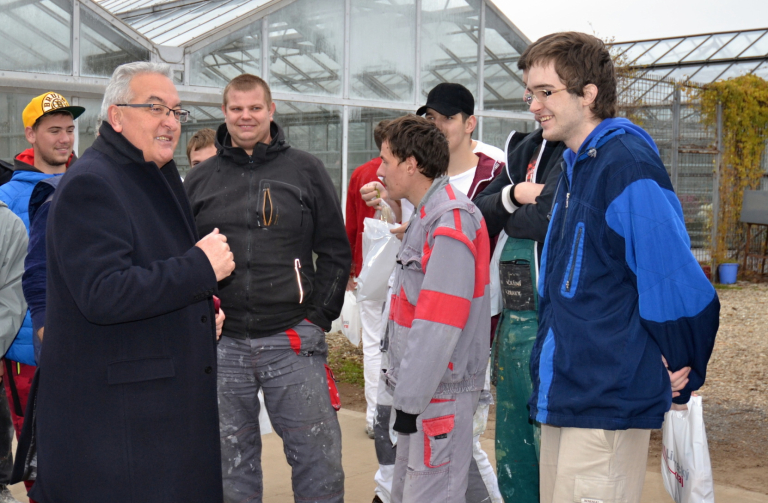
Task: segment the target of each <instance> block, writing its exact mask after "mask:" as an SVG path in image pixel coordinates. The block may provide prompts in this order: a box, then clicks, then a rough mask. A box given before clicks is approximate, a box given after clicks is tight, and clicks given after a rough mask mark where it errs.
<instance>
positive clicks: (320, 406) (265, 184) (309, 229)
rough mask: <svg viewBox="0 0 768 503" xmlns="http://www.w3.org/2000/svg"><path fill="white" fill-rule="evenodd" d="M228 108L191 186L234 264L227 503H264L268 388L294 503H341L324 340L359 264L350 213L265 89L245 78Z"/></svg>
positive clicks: (227, 99) (224, 412)
mask: <svg viewBox="0 0 768 503" xmlns="http://www.w3.org/2000/svg"><path fill="white" fill-rule="evenodd" d="M223 101H224V104H223V105H222V111H223V112H224V117H225V124H222V125H221V126H220V127H219V129H218V131H217V134H216V149H217V151H218V152H217V154H216V156H214V157H211V158H210V159H207V160H206V161H203V162H202V163H200V164H198V165H197V167H196V168H195V169H193V170H192V171H191V172H190V173H189V175H188V176H187V178H186V180H185V182H184V186H185V188H186V190H187V193H188V194H189V198H190V201H191V202H192V211H193V213H194V215H195V219H196V222H197V228H198V230H199V231H200V232H208V230H210V229H213V228H215V227H218V228H219V229H221V232H222V233H224V234H225V235H227V237H228V238H229V244H230V246H231V247H232V251H233V252H234V254H235V256H236V257H237V266H236V269H235V272H234V274H233V275H232V277H230V278H228V279H227V280H225V281H223V282H221V283H220V284H219V292H220V294H219V295H220V296H221V303H222V308H223V309H224V310H225V311H226V313H227V323H226V324H225V326H224V332H223V337H222V339H221V341H220V343H219V347H218V364H219V370H218V372H219V376H218V387H219V427H220V429H221V452H222V471H223V476H224V500H225V501H226V502H245V501H248V502H252V501H253V502H260V501H261V500H262V491H263V485H262V472H261V437H260V435H259V425H258V415H259V401H258V398H257V393H258V391H259V389H260V388H263V390H264V400H265V403H266V407H267V410H268V412H269V417H270V421H271V422H272V426H273V427H274V429H275V431H276V432H277V434H278V435H280V437H281V438H282V439H283V443H284V445H285V453H286V455H287V457H288V462H289V463H290V464H291V466H292V468H293V492H294V497H295V499H296V501H318V500H322V501H324V502H337V501H343V498H344V472H343V471H342V467H341V429H340V427H339V423H338V420H337V418H336V411H335V410H334V409H337V408H338V406H339V405H340V404H339V403H338V392H337V391H336V387H335V383H334V382H333V376H332V374H331V372H330V369H329V368H328V365H327V354H328V346H327V345H326V343H325V333H324V331H325V330H329V329H330V327H331V321H332V320H334V319H335V318H337V317H338V315H339V312H340V311H341V307H342V304H343V301H344V290H345V287H346V284H347V277H348V276H349V270H350V267H351V263H352V255H351V251H350V247H349V242H348V240H347V234H346V231H345V229H344V221H343V218H342V215H341V206H340V204H339V200H338V198H337V196H336V190H335V189H334V186H333V183H332V182H331V179H330V177H329V176H328V174H327V172H326V171H325V168H324V167H323V164H322V163H321V162H320V160H318V159H317V158H315V157H314V156H312V155H310V154H308V153H306V152H302V151H300V150H297V149H292V148H290V147H289V146H288V145H287V144H286V142H285V138H284V135H283V131H282V129H281V128H280V126H278V125H277V124H276V123H274V122H272V115H273V114H274V111H275V104H274V103H273V102H272V97H271V94H270V90H269V86H268V85H267V83H266V82H264V81H263V80H262V79H261V78H259V77H256V76H253V75H248V74H244V75H240V76H238V77H236V78H234V79H233V80H232V81H231V82H230V83H229V84H228V85H227V87H226V88H225V89H224V94H223ZM313 253H314V254H315V255H316V256H317V259H316V260H315V261H314V263H313ZM337 410H338V409H337Z"/></svg>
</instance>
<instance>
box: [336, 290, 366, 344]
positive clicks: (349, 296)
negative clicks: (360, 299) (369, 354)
mask: <svg viewBox="0 0 768 503" xmlns="http://www.w3.org/2000/svg"><path fill="white" fill-rule="evenodd" d="M336 330H338V331H340V332H341V333H342V334H344V337H346V338H347V339H349V342H351V343H352V344H353V345H354V346H359V345H360V339H361V338H362V333H363V325H362V323H360V309H359V308H358V306H357V299H355V292H353V291H350V290H347V291H346V292H345V293H344V305H343V306H342V308H341V314H340V315H339V318H338V319H337V320H336V321H334V322H333V324H332V325H331V332H334V331H336Z"/></svg>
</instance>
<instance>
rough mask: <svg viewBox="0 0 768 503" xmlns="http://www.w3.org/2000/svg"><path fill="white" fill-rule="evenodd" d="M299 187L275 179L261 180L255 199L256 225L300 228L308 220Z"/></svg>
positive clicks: (265, 227)
mask: <svg viewBox="0 0 768 503" xmlns="http://www.w3.org/2000/svg"><path fill="white" fill-rule="evenodd" d="M302 196H303V193H302V190H301V188H300V187H297V186H296V185H291V184H290V183H285V182H280V181H276V180H261V181H260V182H259V196H258V198H257V200H256V213H257V215H258V218H257V221H256V225H257V226H258V227H260V228H263V229H267V228H268V229H275V230H277V229H292V230H296V229H300V228H301V227H303V226H304V225H305V224H307V223H308V220H309V209H308V208H307V206H306V205H305V204H304V199H303V197H302Z"/></svg>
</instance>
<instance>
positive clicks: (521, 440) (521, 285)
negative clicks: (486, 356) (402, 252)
mask: <svg viewBox="0 0 768 503" xmlns="http://www.w3.org/2000/svg"><path fill="white" fill-rule="evenodd" d="M535 253H536V251H535V243H534V242H533V241H530V240H527V239H515V238H509V239H508V240H507V243H506V244H505V246H504V250H503V251H502V254H501V264H500V272H501V288H502V298H503V299H504V307H505V308H504V310H503V311H502V314H501V319H500V320H499V325H498V328H497V330H496V337H495V339H494V343H493V367H492V369H493V376H494V381H495V385H496V472H497V474H498V479H499V490H500V491H501V495H502V497H503V498H504V501H506V502H507V503H512V502H514V503H538V502H539V445H540V426H539V424H538V423H535V422H533V421H531V420H530V419H529V418H528V399H529V398H530V396H531V391H532V385H531V373H530V361H531V349H532V348H533V343H534V341H535V340H536V331H537V330H538V318H537V311H536V304H537V302H538V299H537V298H536V291H535V290H536V288H535V286H536V274H535V263H534V254H535ZM526 276H527V277H526Z"/></svg>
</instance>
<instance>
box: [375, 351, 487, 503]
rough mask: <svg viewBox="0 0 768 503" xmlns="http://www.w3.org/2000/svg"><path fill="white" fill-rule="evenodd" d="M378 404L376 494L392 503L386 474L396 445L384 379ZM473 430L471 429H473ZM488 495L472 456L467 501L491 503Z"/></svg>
mask: <svg viewBox="0 0 768 503" xmlns="http://www.w3.org/2000/svg"><path fill="white" fill-rule="evenodd" d="M383 361H384V362H386V361H387V353H383ZM377 400H378V403H377V404H376V417H375V420H374V423H373V432H374V443H375V447H376V458H377V459H378V461H379V470H378V472H376V476H375V477H374V480H375V481H376V489H375V493H376V495H377V496H378V497H379V499H381V501H383V502H384V503H390V502H391V498H392V497H391V490H392V479H391V478H390V477H389V474H391V473H392V472H391V471H390V467H391V466H392V465H394V464H395V450H396V449H395V446H394V445H393V444H392V440H391V437H390V431H389V430H390V424H391V423H390V417H391V415H392V391H391V390H390V389H389V387H388V386H387V383H386V380H385V379H383V378H382V379H380V380H379V390H378V398H377ZM473 433H474V432H473ZM490 502H491V495H490V493H489V491H488V487H487V486H486V484H485V481H484V480H483V477H482V475H481V474H480V470H479V468H478V466H477V461H475V458H474V456H473V457H472V461H471V462H470V465H469V474H468V485H467V494H466V503H490Z"/></svg>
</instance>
